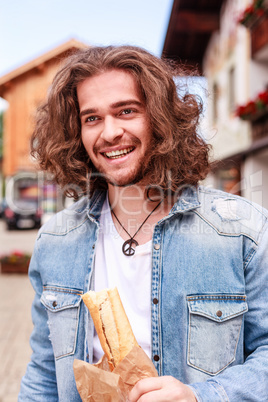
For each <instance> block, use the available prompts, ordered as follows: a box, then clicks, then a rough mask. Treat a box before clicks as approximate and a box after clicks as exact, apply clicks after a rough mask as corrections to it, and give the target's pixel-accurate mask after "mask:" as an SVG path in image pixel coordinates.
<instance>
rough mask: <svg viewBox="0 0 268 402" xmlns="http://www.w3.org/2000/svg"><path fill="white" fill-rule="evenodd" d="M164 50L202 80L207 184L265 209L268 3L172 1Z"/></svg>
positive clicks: (249, 0)
mask: <svg viewBox="0 0 268 402" xmlns="http://www.w3.org/2000/svg"><path fill="white" fill-rule="evenodd" d="M163 55H164V56H166V57H169V58H172V59H176V60H178V61H182V62H185V63H186V64H188V65H189V66H190V67H191V66H194V67H195V66H198V69H199V71H200V72H201V74H203V75H204V76H205V77H206V79H207V86H208V106H207V115H206V118H207V126H208V130H207V133H204V135H205V136H206V139H207V141H208V142H209V143H211V144H212V145H213V155H212V158H213V160H214V162H215V163H214V170H213V173H212V174H211V175H210V177H209V178H208V180H207V181H206V184H208V185H211V186H213V187H216V188H220V189H222V190H225V191H228V192H232V193H236V194H240V195H242V196H245V197H246V198H248V199H250V200H252V201H256V202H258V203H259V204H261V205H263V206H264V207H266V208H268V181H267V180H266V177H267V175H268V1H267V0H254V1H253V0H218V1H211V0H199V1H198V0H197V1H194V0H193V1H191V0H175V1H174V3H173V9H172V12H171V17H170V21H169V26H168V30H167V35H166V40H165V44H164V49H163Z"/></svg>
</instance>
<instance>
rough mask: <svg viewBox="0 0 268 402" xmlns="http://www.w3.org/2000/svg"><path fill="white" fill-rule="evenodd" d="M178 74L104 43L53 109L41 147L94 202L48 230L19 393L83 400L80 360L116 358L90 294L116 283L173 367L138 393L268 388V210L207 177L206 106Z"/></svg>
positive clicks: (156, 354) (150, 345)
mask: <svg viewBox="0 0 268 402" xmlns="http://www.w3.org/2000/svg"><path fill="white" fill-rule="evenodd" d="M173 73H174V72H173V70H172V69H171V68H170V67H168V66H167V65H166V64H165V63H164V62H163V61H162V60H160V59H158V58H156V57H154V56H152V55H150V54H149V53H148V52H146V51H144V50H142V49H139V48H135V47H129V46H123V47H103V48H102V47H93V48H89V49H86V50H82V51H79V52H78V53H77V54H75V55H73V56H71V57H70V58H69V59H68V61H67V63H66V64H65V65H64V66H63V67H62V68H61V70H60V71H59V72H58V73H57V75H56V77H55V79H54V82H53V84H52V87H51V88H50V92H49V96H48V100H47V102H46V103H45V105H44V106H42V107H41V108H40V109H39V113H38V118H37V124H36V128H35V131H34V134H33V138H32V147H33V150H32V153H33V155H34V156H35V157H36V159H37V160H38V161H39V164H40V166H41V167H42V168H43V169H45V170H47V171H49V172H52V173H53V174H54V175H55V179H56V180H57V182H58V183H59V184H60V185H61V186H62V187H63V188H64V189H65V192H66V193H69V194H71V195H73V196H76V197H77V196H79V197H80V196H81V195H84V197H82V198H81V199H80V200H79V201H77V202H76V203H75V204H74V205H73V206H72V207H71V208H70V209H68V210H65V211H63V212H60V213H59V214H57V215H56V216H55V217H54V218H53V219H52V220H51V221H50V222H48V223H47V224H46V225H44V227H43V228H42V229H41V230H40V233H39V236H38V239H37V241H36V246H35V251H34V254H33V257H32V261H31V265H30V271H29V275H30V279H31V281H32V284H33V286H34V289H35V291H36V297H35V300H34V303H33V310H32V315H33V322H34V331H33V334H32V336H31V345H32V349H33V355H32V359H31V362H30V363H29V365H28V368H27V372H26V375H25V376H24V378H23V380H22V384H21V392H20V395H19V401H26V400H27V401H28V400H33V401H43V400H44V401H56V400H61V401H79V400H80V397H79V395H78V393H77V390H76V386H75V381H74V375H73V368H72V366H73V360H74V359H75V358H78V359H82V360H86V361H88V362H90V363H91V362H95V361H97V360H98V359H99V358H100V357H101V355H102V353H103V352H102V350H101V348H100V345H99V342H98V339H97V336H96V333H95V332H94V327H93V324H92V320H91V318H90V316H89V314H88V312H87V309H86V308H85V306H84V305H83V303H82V302H81V294H82V293H84V292H86V291H88V290H89V289H95V290H101V289H103V288H107V287H114V286H117V288H118V290H119V293H120V296H121V298H122V301H123V305H124V307H125V309H126V312H127V315H128V317H129V320H130V323H131V325H132V328H133V331H134V334H135V336H136V338H137V341H138V343H139V344H140V345H141V346H142V347H143V349H144V350H145V352H146V353H147V354H148V355H149V356H150V357H151V358H152V361H153V362H154V365H155V367H156V369H157V370H158V373H159V377H157V378H148V379H145V380H141V381H140V382H138V383H137V384H136V386H135V387H134V388H133V389H132V391H131V392H130V394H129V400H130V401H140V402H147V401H148V402H149V401H154V402H155V401H196V400H197V401H227V400H230V401H242V400H249V401H264V400H266V399H267V395H268V385H267V384H268V314H267V276H268V269H267V261H268V260H267V257H268V248H267V245H268V232H267V225H268V223H267V218H268V215H267V211H265V210H262V208H261V207H258V206H256V205H252V204H251V203H250V202H249V201H247V200H244V199H242V198H240V197H237V196H233V195H229V194H225V193H222V192H219V191H216V190H209V189H205V188H202V187H199V186H198V182H199V181H200V180H201V179H203V178H204V177H205V176H206V174H207V173H208V171H209V162H208V146H207V145H206V143H205V142H204V141H203V140H202V139H201V138H200V137H199V136H198V134H197V127H198V122H199V116H200V112H201V107H200V105H199V104H198V103H197V101H196V100H195V98H194V97H193V96H191V95H189V94H185V95H181V96H180V95H178V91H177V88H176V86H175V84H174V81H173Z"/></svg>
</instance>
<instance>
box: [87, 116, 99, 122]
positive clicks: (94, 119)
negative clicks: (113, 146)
mask: <svg viewBox="0 0 268 402" xmlns="http://www.w3.org/2000/svg"><path fill="white" fill-rule="evenodd" d="M96 120H98V117H97V116H89V117H87V118H86V122H92V121H96Z"/></svg>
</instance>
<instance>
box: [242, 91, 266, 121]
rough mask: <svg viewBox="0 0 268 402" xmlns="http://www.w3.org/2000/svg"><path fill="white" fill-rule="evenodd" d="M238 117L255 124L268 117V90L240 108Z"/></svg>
mask: <svg viewBox="0 0 268 402" xmlns="http://www.w3.org/2000/svg"><path fill="white" fill-rule="evenodd" d="M235 113H236V116H238V117H239V118H240V119H242V120H248V121H251V122H255V121H257V120H260V119H262V118H263V117H265V116H267V115H268V89H267V90H265V91H263V92H260V93H259V94H258V96H257V97H256V98H255V99H254V100H251V101H249V102H248V103H246V104H245V105H242V106H238V107H237V109H236V112H235Z"/></svg>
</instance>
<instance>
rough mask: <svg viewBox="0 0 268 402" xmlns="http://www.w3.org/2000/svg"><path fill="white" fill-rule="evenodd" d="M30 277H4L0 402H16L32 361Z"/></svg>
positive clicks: (0, 312) (0, 298) (1, 287)
mask: <svg viewBox="0 0 268 402" xmlns="http://www.w3.org/2000/svg"><path fill="white" fill-rule="evenodd" d="M33 297H34V292H33V290H32V287H31V284H30V282H29V279H28V276H27V275H15V274H11V275H7V274H6V275H5V274H0V317H1V320H0V361H1V364H0V402H16V401H17V397H18V392H19V387H20V381H21V378H22V376H23V374H24V373H25V370H26V366H27V362H28V361H29V359H30V355H31V349H30V345H29V337H30V334H31V332H32V327H33V326H32V321H31V303H32V300H33Z"/></svg>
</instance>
